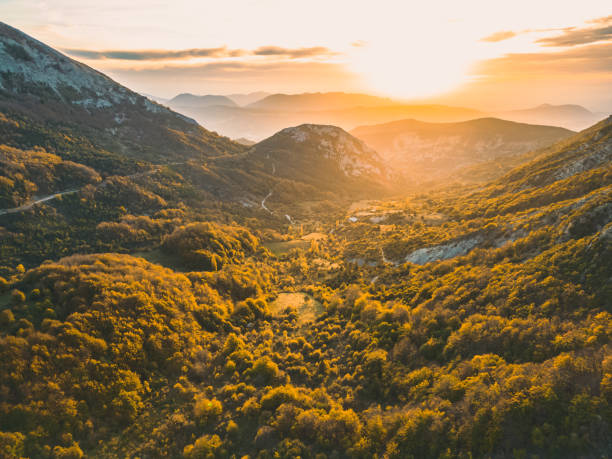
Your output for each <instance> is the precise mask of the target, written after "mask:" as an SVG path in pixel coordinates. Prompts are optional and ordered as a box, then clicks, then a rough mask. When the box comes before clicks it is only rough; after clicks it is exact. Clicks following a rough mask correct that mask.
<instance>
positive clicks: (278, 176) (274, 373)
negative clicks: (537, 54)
mask: <svg viewBox="0 0 612 459" xmlns="http://www.w3.org/2000/svg"><path fill="white" fill-rule="evenodd" d="M321 98H323V99H326V98H327V96H326V95H324V94H323V95H321V94H319V95H307V96H296V97H294V96H287V97H284V96H283V97H279V96H270V98H268V97H266V98H264V99H261V100H259V101H257V102H254V103H255V104H256V106H257V107H256V108H241V107H236V106H229V105H228V106H219V105H212V106H208V107H204V108H202V107H201V104H202V100H204V101H205V102H209V101H210V100H211V99H210V98H208V97H207V96H204V99H200V98H199V96H190V95H189V96H185V97H181V98H180V100H183V101H184V103H185V104H186V105H189V104H190V103H192V102H193V103H194V104H195V107H196V108H195V109H193V108H191V109H193V110H194V111H198V112H199V111H202V113H208V114H209V115H210V114H212V113H214V114H215V116H221V114H223V113H225V114H226V115H227V116H228V118H227V119H226V120H225V121H224V123H227V124H226V125H227V126H231V125H232V122H231V120H230V116H229V115H230V114H232V113H239V114H240V115H235V117H234V120H238V119H242V120H243V121H242V122H244V123H245V124H243V125H242V124H238V125H237V126H236V129H237V130H239V129H241V130H242V131H244V129H246V126H248V122H247V121H249V120H250V121H253V122H256V123H255V127H257V129H258V131H257V132H264V131H265V130H267V129H271V128H272V126H273V125H276V123H280V122H281V121H282V119H283V117H284V122H285V124H284V125H283V127H282V129H278V130H277V131H276V132H274V133H273V134H271V135H270V136H268V137H267V138H265V139H263V140H261V141H260V142H258V143H256V144H254V145H251V146H247V145H242V144H239V143H237V142H234V141H232V140H230V139H229V138H227V137H223V136H221V135H218V134H216V133H215V132H212V131H211V130H208V129H211V127H210V126H208V125H207V126H206V128H204V127H202V126H200V125H199V124H197V123H196V122H195V121H194V120H193V119H191V118H189V117H188V116H189V115H188V114H187V113H185V114H179V113H177V112H174V111H172V110H171V109H168V108H166V107H163V106H161V105H159V104H157V103H155V102H152V101H150V100H149V99H147V98H145V97H142V96H140V95H138V94H136V93H134V92H132V91H131V90H130V89H128V88H125V87H123V86H121V85H119V84H117V83H116V82H114V81H113V80H111V79H109V78H108V77H106V76H105V75H103V74H101V73H99V72H96V71H95V70H93V69H91V68H89V67H87V66H85V65H83V64H81V63H79V62H76V61H74V60H72V59H69V58H67V57H65V56H64V55H62V54H61V53H59V52H57V51H56V50H54V49H52V48H49V47H48V46H46V45H44V44H42V43H40V42H38V41H36V40H35V39H33V38H31V37H29V36H27V35H25V34H23V33H22V32H20V31H18V30H16V29H14V28H12V27H9V26H7V25H5V24H0V238H1V240H2V243H1V244H0V457H2V458H4V457H6V458H10V459H20V458H42V459H57V458H83V457H101V458H116V457H141V458H156V457H177V458H178V457H183V458H186V459H191V458H193V459H195V458H202V457H205V458H220V459H221V458H223V459H225V458H228V457H230V458H231V457H243V458H244V457H249V458H256V457H257V458H262V459H263V458H276V457H278V458H290V457H303V458H317V459H318V458H345V457H346V458H349V457H359V458H389V459H391V458H394V459H399V458H408V457H415V458H424V459H429V458H431V459H437V458H440V457H445V458H456V459H461V458H468V457H495V458H506V457H542V458H548V457H550V458H557V457H585V458H589V457H593V458H595V457H602V456H609V455H610V454H611V453H612V447H611V445H612V428H611V426H612V352H611V350H610V343H612V304H611V303H610V298H612V116H608V117H605V118H603V119H602V120H600V121H599V122H598V123H597V124H594V125H593V126H591V127H590V128H588V129H586V130H583V131H581V132H578V133H573V132H571V131H568V130H566V129H563V128H559V127H550V126H541V125H535V126H534V125H528V124H520V123H515V122H510V121H506V120H500V119H493V118H482V116H481V115H482V114H481V113H479V112H475V111H473V110H470V109H463V108H452V107H442V106H407V105H389V106H388V105H385V104H386V102H383V100H382V99H376V98H370V96H363V97H362V96H355V95H346V94H344V95H342V94H340V95H339V94H335V95H334V96H333V99H334V100H335V101H336V102H334V103H335V105H334V108H333V110H329V111H326V110H322V111H311V109H312V108H313V107H315V106H317V105H318V104H319V101H320V99H321ZM214 100H215V101H217V100H221V102H223V101H224V100H225V99H217V98H216V97H215V98H214ZM293 100H297V101H298V102H296V104H295V107H296V109H295V110H292V109H291V107H292V106H293V105H292V104H293V103H292V102H291V101H293ZM351 100H359V101H360V103H366V102H367V101H370V103H372V104H373V105H371V106H359V107H355V106H351V105H350V104H351V103H353V102H351ZM313 101H314V102H313ZM234 102H236V101H234ZM379 103H381V104H382V105H381V106H378V105H377V104H379ZM236 104H239V102H236ZM347 104H348V105H347ZM262 107H265V108H262ZM271 107H279V108H278V109H276V108H271ZM204 109H206V110H204ZM244 113H247V114H249V115H248V117H243V118H240V117H242V116H243V114H244ZM405 114H415V116H416V115H417V114H418V116H419V117H420V118H421V119H420V120H419V121H415V120H412V119H408V120H405V119H404V120H401V121H394V122H391V123H387V121H389V120H388V119H387V118H388V117H390V116H399V115H402V118H405V116H404V115H405ZM186 115H187V116H186ZM209 115H207V116H209ZM306 115H307V116H309V117H312V116H319V117H320V118H319V119H327V118H330V117H335V119H337V120H344V121H345V122H347V123H349V124H351V123H354V122H356V121H358V120H363V119H368V120H370V121H369V122H370V123H372V124H373V125H369V126H363V127H360V128H358V129H355V130H354V131H352V132H351V133H349V132H347V131H346V130H345V129H343V128H342V127H338V126H333V125H321V124H302V123H295V125H293V123H291V122H290V121H291V120H298V119H302V117H304V116H306ZM232 116H234V115H232ZM406 116H407V115H406ZM464 116H465V117H470V116H471V117H472V118H470V120H465V121H461V122H457V120H456V119H455V117H456V118H459V119H462V117H464ZM428 117H429V118H428ZM474 117H476V118H479V119H473V118H474ZM247 118H248V119H247ZM402 118H400V119H402ZM440 118H441V119H445V120H447V121H445V122H440V121H439V119H440ZM425 119H429V121H425ZM432 119H435V120H437V121H436V122H433V121H431V120H432ZM381 120H382V121H381ZM383 121H384V122H385V124H382V125H381V124H377V123H380V122H383ZM451 121H452V122H451ZM257 123H259V124H257ZM264 128H265V129H264ZM242 131H241V132H242ZM241 135H247V132H246V131H244V132H242V134H241ZM360 137H363V138H360ZM374 146H376V148H373V147H374ZM532 148H537V150H531V149H532ZM376 150H379V151H376ZM528 150H529V151H528ZM415 152H416V153H415ZM389 159H393V160H394V161H395V162H396V164H394V163H390V162H389ZM402 164H403V165H402ZM515 166H516V167H515ZM457 167H463V169H462V170H464V171H465V170H466V168H468V167H478V168H480V173H482V177H485V176H489V177H494V179H493V180H490V181H487V182H486V183H480V184H477V185H476V184H474V183H472V184H470V186H463V185H461V184H452V186H451V184H450V182H456V181H457V180H455V178H456V173H457ZM415 168H420V170H421V172H420V173H421V174H423V175H426V176H427V179H431V180H434V181H435V182H436V183H435V184H433V185H432V186H431V187H428V186H425V185H423V184H422V182H417V180H419V177H418V176H417V174H414V173H415ZM402 169H403V170H402ZM398 172H404V174H400V173H398ZM410 173H412V174H414V176H413V177H410ZM487 174H488V175H487ZM420 180H423V178H420ZM415 187H416V190H415Z"/></svg>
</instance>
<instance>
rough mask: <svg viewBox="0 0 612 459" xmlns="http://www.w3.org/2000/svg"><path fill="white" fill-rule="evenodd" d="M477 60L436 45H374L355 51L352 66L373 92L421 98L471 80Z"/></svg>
mask: <svg viewBox="0 0 612 459" xmlns="http://www.w3.org/2000/svg"><path fill="white" fill-rule="evenodd" d="M472 62H473V59H472V58H471V57H470V56H467V55H466V54H465V53H461V52H453V50H452V49H449V47H448V46H446V47H438V46H435V44H432V43H422V44H418V43H410V44H408V45H401V44H394V45H393V46H389V45H386V44H379V45H370V46H366V47H363V48H359V49H357V50H355V52H354V53H353V54H352V56H351V62H350V64H349V66H350V68H351V70H352V71H354V72H356V73H358V74H359V75H361V76H362V78H363V79H364V82H365V84H366V85H367V86H368V87H369V89H370V90H371V91H374V92H377V93H381V94H385V95H388V96H390V97H394V98H400V99H421V98H427V97H432V96H436V95H440V94H443V93H445V92H448V91H451V90H453V89H455V88H457V87H458V86H460V85H461V84H462V83H464V82H466V81H467V80H468V71H469V68H470V65H471V63H472Z"/></svg>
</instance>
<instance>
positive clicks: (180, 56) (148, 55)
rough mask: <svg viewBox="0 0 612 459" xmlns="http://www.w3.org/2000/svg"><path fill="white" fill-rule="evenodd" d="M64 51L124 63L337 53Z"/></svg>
mask: <svg viewBox="0 0 612 459" xmlns="http://www.w3.org/2000/svg"><path fill="white" fill-rule="evenodd" d="M64 52H66V53H67V54H70V55H71V56H75V57H79V58H82V59H89V60H105V59H113V60H123V61H169V60H187V59H192V58H198V57H210V58H227V57H240V56H247V55H250V56H278V57H284V58H288V59H299V58H306V57H327V56H333V55H336V54H337V53H335V52H333V51H331V50H330V49H328V48H325V47H324V46H315V47H312V48H281V47H279V46H262V47H259V48H257V49H255V50H252V51H249V50H243V49H228V48H226V47H219V48H192V49H181V50H161V49H146V50H106V51H96V50H87V49H65V50H64Z"/></svg>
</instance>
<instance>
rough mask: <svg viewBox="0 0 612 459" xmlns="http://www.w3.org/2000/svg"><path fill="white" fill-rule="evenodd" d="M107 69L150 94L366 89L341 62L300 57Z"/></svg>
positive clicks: (127, 83)
mask: <svg viewBox="0 0 612 459" xmlns="http://www.w3.org/2000/svg"><path fill="white" fill-rule="evenodd" d="M104 71H105V72H106V73H108V74H109V75H110V76H111V77H112V78H114V79H116V80H117V81H120V82H121V83H122V84H126V85H127V86H128V87H132V88H136V89H138V90H139V91H142V92H147V93H149V94H159V93H162V94H168V95H171V94H177V93H180V92H192V93H197V92H201V93H203V94H204V93H206V94H208V93H220V94H223V93H225V92H231V91H234V90H235V89H236V87H241V88H242V90H244V91H251V90H253V91H254V90H263V91H273V92H299V91H300V90H303V89H304V88H308V90H311V91H331V90H346V91H349V90H352V91H359V90H363V87H362V86H361V84H362V82H361V79H360V77H359V76H358V75H355V74H353V73H351V72H350V71H348V70H347V69H346V68H345V67H344V66H343V65H342V64H339V63H333V62H322V61H307V60H299V59H288V60H283V61H276V60H275V61H269V60H263V59H262V60H258V59H250V60H247V59H242V60H238V61H214V62H206V63H199V64H193V65H188V64H187V63H184V64H183V63H175V64H173V65H163V66H160V67H156V68H148V67H145V68H140V67H135V68H123V67H114V68H106V69H104Z"/></svg>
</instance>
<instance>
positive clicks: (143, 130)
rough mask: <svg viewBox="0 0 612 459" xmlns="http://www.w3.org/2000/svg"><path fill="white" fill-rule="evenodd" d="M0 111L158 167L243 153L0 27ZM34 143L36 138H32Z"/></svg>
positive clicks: (225, 141)
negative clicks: (154, 163)
mask: <svg viewBox="0 0 612 459" xmlns="http://www.w3.org/2000/svg"><path fill="white" fill-rule="evenodd" d="M0 109H1V110H2V111H4V112H6V113H8V114H10V116H14V117H17V118H19V117H24V118H26V119H28V121H29V122H30V123H33V124H36V125H38V126H39V128H40V130H45V129H46V126H47V125H52V130H53V131H54V132H60V131H61V132H64V133H65V134H66V136H68V137H72V136H75V135H76V136H81V135H82V136H85V137H87V138H88V139H90V140H91V141H92V142H93V144H94V145H95V146H97V147H98V148H101V149H104V150H109V151H114V152H120V153H121V154H122V155H125V156H130V157H133V158H138V159H146V160H150V161H155V162H172V161H177V160H181V159H183V160H184V159H185V158H204V157H210V156H218V155H225V154H228V153H229V154H231V153H237V152H241V151H242V147H241V146H240V145H237V144H235V143H233V142H231V141H230V140H229V139H227V138H224V137H221V136H218V135H216V134H214V133H212V132H209V131H207V130H206V129H203V128H202V127H201V126H199V125H198V124H197V123H196V122H195V121H194V120H192V119H190V118H187V117H185V116H183V115H180V114H178V113H175V112H173V111H171V110H169V109H167V108H165V107H163V106H161V105H159V104H157V103H155V102H152V101H151V100H149V99H147V98H145V97H143V96H141V95H139V94H137V93H135V92H133V91H131V90H129V89H127V88H125V87H123V86H121V85H119V84H117V83H116V82H114V81H113V80H111V79H110V78H108V77H107V76H105V75H103V74H101V73H99V72H97V71H95V70H94V69H92V68H90V67H87V66H86V65H84V64H81V63H79V62H77V61H74V60H72V59H70V58H68V57H66V56H64V55H63V54H61V53H59V52H58V51H56V50H54V49H52V48H50V47H48V46H46V45H45V44H43V43H41V42H39V41H37V40H35V39H34V38H32V37H29V36H28V35H26V34H24V33H22V32H20V31H19V30H17V29H14V28H12V27H10V26H8V25H6V24H3V23H0ZM30 137H32V136H30Z"/></svg>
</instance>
